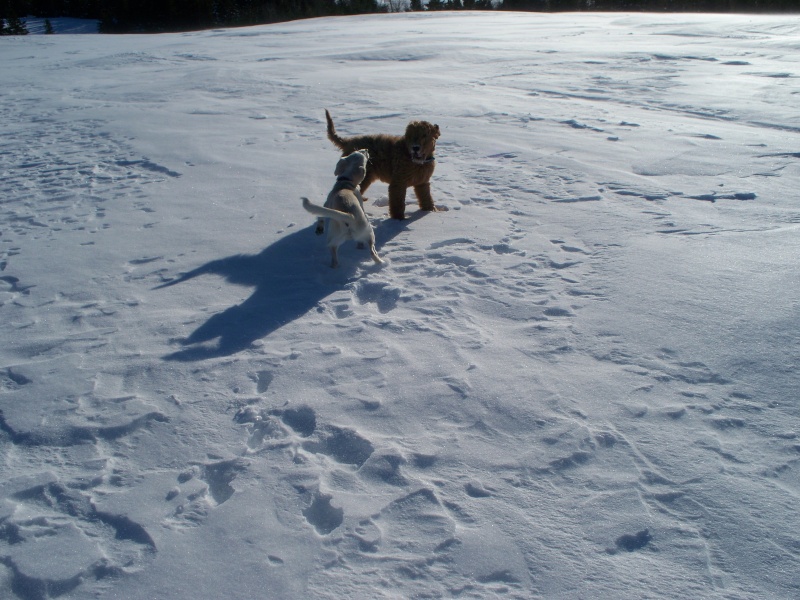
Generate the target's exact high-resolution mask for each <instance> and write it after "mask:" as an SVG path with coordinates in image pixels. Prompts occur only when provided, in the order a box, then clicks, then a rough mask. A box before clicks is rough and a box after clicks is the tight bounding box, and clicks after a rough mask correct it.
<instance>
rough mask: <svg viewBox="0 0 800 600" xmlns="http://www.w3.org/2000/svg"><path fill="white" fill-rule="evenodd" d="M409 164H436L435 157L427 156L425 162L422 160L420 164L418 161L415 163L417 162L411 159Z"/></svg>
mask: <svg viewBox="0 0 800 600" xmlns="http://www.w3.org/2000/svg"><path fill="white" fill-rule="evenodd" d="M411 162H413V163H414V164H416V165H429V164H430V163H432V162H436V157H435V156H429V157H428V158H426V159H425V160H423V161H422V162H420V161H417V160H414V159H413V158H412V159H411Z"/></svg>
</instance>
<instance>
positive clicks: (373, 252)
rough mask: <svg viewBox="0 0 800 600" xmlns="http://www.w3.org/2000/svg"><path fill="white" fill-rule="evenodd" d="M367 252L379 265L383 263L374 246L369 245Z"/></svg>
mask: <svg viewBox="0 0 800 600" xmlns="http://www.w3.org/2000/svg"><path fill="white" fill-rule="evenodd" d="M369 252H370V254H371V255H372V260H374V261H375V264H379V265H382V264H383V259H381V257H380V256H378V253H377V252H376V251H375V246H371V247H370V249H369Z"/></svg>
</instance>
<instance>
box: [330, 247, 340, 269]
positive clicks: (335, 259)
mask: <svg viewBox="0 0 800 600" xmlns="http://www.w3.org/2000/svg"><path fill="white" fill-rule="evenodd" d="M336 250H337V248H336V246H331V269H335V268H336V267H338V266H339V257H338V256H337V255H336Z"/></svg>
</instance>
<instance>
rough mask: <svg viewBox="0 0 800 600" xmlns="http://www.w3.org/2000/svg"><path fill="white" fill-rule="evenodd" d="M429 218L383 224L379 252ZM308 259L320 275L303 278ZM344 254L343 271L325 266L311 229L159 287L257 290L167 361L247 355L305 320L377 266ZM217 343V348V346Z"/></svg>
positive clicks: (363, 256)
mask: <svg viewBox="0 0 800 600" xmlns="http://www.w3.org/2000/svg"><path fill="white" fill-rule="evenodd" d="M425 214H427V213H425V212H423V211H416V212H414V213H412V214H411V215H410V217H409V218H408V219H406V220H405V221H395V220H391V219H386V220H383V221H382V222H381V223H380V224H379V225H378V226H377V227H376V228H375V246H376V247H377V248H378V249H380V248H381V247H382V246H383V245H384V244H386V243H387V242H388V241H390V240H391V239H392V238H394V237H395V236H396V235H398V234H399V233H401V232H402V231H404V230H405V229H406V227H407V225H408V224H410V223H412V222H414V221H415V220H417V219H419V218H421V217H422V216H424V215H425ZM348 244H352V243H351V242H348ZM346 246H347V245H345V247H346ZM309 254H310V255H311V256H313V258H312V261H313V262H312V264H313V265H314V266H318V267H319V270H315V271H312V272H304V271H303V269H302V268H299V267H301V266H303V265H307V264H308V260H307V259H308V256H309ZM339 254H340V258H339V268H338V269H335V270H334V269H330V267H328V266H327V265H325V264H324V263H325V262H326V261H327V260H329V256H330V255H329V253H328V250H327V247H326V246H325V241H324V237H321V236H317V235H315V234H314V225H312V226H311V227H307V228H305V229H300V230H298V231H296V232H294V233H291V234H289V235H287V236H285V237H283V238H281V239H280V240H278V241H277V242H275V243H274V244H272V245H270V246H267V247H266V248H264V250H262V251H261V252H259V253H258V254H236V255H234V256H228V257H226V258H220V259H218V260H213V261H211V262H208V263H206V264H204V265H202V266H200V267H197V268H196V269H194V270H192V271H189V272H188V273H184V274H183V275H180V276H179V277H177V278H176V279H173V280H171V281H168V282H166V283H163V284H161V285H159V286H157V287H156V288H155V289H164V288H167V287H171V286H173V285H178V284H180V283H184V282H186V281H189V280H190V279H194V278H195V277H199V276H201V275H218V276H220V277H223V278H224V279H225V281H227V282H229V283H231V284H234V285H242V286H250V287H254V288H255V289H254V290H253V293H252V295H251V296H250V297H249V298H247V299H246V300H244V302H242V303H241V304H236V305H234V306H231V307H230V308H227V309H225V310H223V311H222V312H219V313H216V314H214V315H212V316H211V317H209V318H208V320H207V321H206V322H205V323H203V324H202V325H200V326H199V327H198V328H197V329H195V330H194V331H193V332H192V333H191V334H190V335H189V337H187V338H185V339H182V340H180V344H181V345H182V346H184V348H182V349H181V350H178V351H176V352H173V353H171V354H168V355H166V356H164V360H175V361H187V362H188V361H198V360H205V359H209V358H216V357H221V356H230V355H232V354H236V353H237V352H241V351H242V350H246V349H248V348H250V347H252V345H253V342H255V341H256V340H259V339H261V338H264V337H266V336H268V335H269V334H270V333H272V332H273V331H275V330H277V329H279V328H281V327H283V326H284V325H287V324H289V323H291V322H292V321H294V320H295V319H297V318H299V317H302V316H303V315H305V314H306V313H307V312H308V311H310V310H312V309H313V308H315V307H317V306H318V305H319V303H320V301H322V300H323V299H324V298H326V297H328V296H330V295H331V294H333V293H334V292H337V291H339V290H342V289H344V288H345V287H346V286H347V284H348V283H350V282H351V281H352V279H353V276H354V275H355V273H356V270H357V267H358V266H359V265H361V264H363V263H364V262H366V261H368V264H369V266H370V267H371V266H372V262H371V260H370V259H369V253H368V252H367V251H366V250H356V251H355V252H345V254H344V256H342V252H341V251H340V253H339ZM323 268H324V269H330V273H325V275H324V276H320V272H319V271H320V270H321V269H323ZM374 268H380V265H376V266H375V267H374ZM214 340H218V342H217V343H216V344H213V341H214Z"/></svg>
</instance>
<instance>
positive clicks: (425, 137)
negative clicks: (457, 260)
mask: <svg viewBox="0 0 800 600" xmlns="http://www.w3.org/2000/svg"><path fill="white" fill-rule="evenodd" d="M325 117H326V119H327V120H328V139H329V140H330V141H332V142H333V143H334V144H335V145H336V146H338V147H339V149H341V151H342V153H343V154H345V155H347V154H350V153H352V152H355V151H356V150H360V149H362V148H365V149H366V150H367V151H368V152H369V164H368V165H367V175H366V177H365V178H364V181H363V182H361V192H362V193H363V192H365V191H366V190H367V188H368V187H369V186H370V184H371V183H372V182H374V181H375V180H376V179H379V180H381V181H383V182H384V183H388V184H389V215H390V216H391V217H392V218H393V219H403V218H404V217H405V212H406V189H407V188H409V187H413V188H414V193H415V194H416V195H417V203H418V204H419V207H420V208H421V209H422V210H436V206H435V205H434V204H433V198H432V197H431V184H430V180H431V176H432V175H433V170H434V168H435V167H436V159H435V158H434V156H433V152H434V150H436V140H437V139H438V138H439V126H438V125H433V124H432V123H428V122H427V121H411V122H410V123H409V124H408V126H407V127H406V133H405V135H403V136H399V135H386V134H373V135H357V136H353V137H349V138H343V137H341V136H339V135H338V134H337V133H336V129H335V128H334V126H333V119H331V115H330V113H329V112H328V111H327V110H326V111H325Z"/></svg>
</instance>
